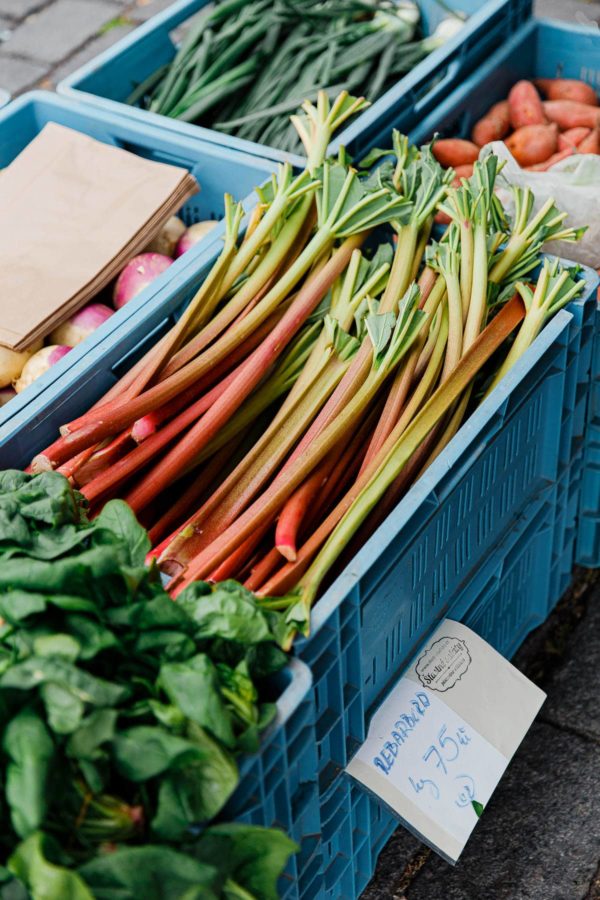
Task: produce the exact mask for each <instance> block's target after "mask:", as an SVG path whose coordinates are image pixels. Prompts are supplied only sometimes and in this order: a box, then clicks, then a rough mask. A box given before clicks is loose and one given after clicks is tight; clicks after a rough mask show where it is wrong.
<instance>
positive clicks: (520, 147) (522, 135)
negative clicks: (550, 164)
mask: <svg viewBox="0 0 600 900" xmlns="http://www.w3.org/2000/svg"><path fill="white" fill-rule="evenodd" d="M506 146H507V147H508V149H509V150H510V152H511V153H512V155H513V156H514V158H515V159H516V161H517V162H518V163H519V165H520V166H523V167H525V166H534V165H535V164H536V163H541V162H544V161H545V160H547V159H548V158H549V157H550V156H552V154H553V153H556V148H557V146H558V127H557V125H556V124H552V125H523V127H522V128H518V129H517V130H516V131H515V132H513V134H511V135H510V137H508V138H506Z"/></svg>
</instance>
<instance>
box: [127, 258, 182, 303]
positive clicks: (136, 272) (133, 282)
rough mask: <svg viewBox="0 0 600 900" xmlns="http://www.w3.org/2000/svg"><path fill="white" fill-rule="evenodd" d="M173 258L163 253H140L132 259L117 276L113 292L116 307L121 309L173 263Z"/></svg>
mask: <svg viewBox="0 0 600 900" xmlns="http://www.w3.org/2000/svg"><path fill="white" fill-rule="evenodd" d="M172 263H173V260H172V259H171V258H170V257H169V256H165V255H164V254H162V253H139V254H138V255H137V256H134V257H133V259H130V260H129V262H128V263H127V265H126V266H125V268H124V269H123V270H122V271H121V274H120V275H119V277H118V278H117V282H116V284H115V289H114V293H113V303H114V307H115V309H121V307H122V306H125V304H126V303H129V301H130V300H133V298H134V297H136V296H137V295H138V294H139V293H140V291H143V290H144V288H145V287H148V285H149V284H151V283H152V282H153V281H154V279H155V278H158V276H159V275H162V273H163V272H164V271H165V270H166V269H168V268H169V266H170V265H172Z"/></svg>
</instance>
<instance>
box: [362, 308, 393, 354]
mask: <svg viewBox="0 0 600 900" xmlns="http://www.w3.org/2000/svg"><path fill="white" fill-rule="evenodd" d="M395 323H396V316H395V315H394V313H393V312H388V313H381V314H379V313H377V314H375V315H368V316H365V325H366V326H367V331H368V333H369V337H370V338H371V343H372V344H373V355H374V357H375V360H376V361H378V360H380V359H381V358H382V356H383V355H384V353H385V350H386V347H387V346H388V344H389V341H390V337H391V336H392V331H393V330H394V325H395Z"/></svg>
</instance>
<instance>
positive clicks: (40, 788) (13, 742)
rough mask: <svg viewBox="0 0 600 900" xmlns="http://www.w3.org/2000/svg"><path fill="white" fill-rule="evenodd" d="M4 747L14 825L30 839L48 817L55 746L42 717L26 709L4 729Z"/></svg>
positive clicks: (7, 797) (17, 830)
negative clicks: (49, 782) (49, 781)
mask: <svg viewBox="0 0 600 900" xmlns="http://www.w3.org/2000/svg"><path fill="white" fill-rule="evenodd" d="M2 747H3V749H4V751H5V753H6V754H7V755H8V757H9V758H10V762H9V763H8V765H7V767H6V783H5V792H6V799H7V801H8V805H9V806H10V813H11V821H12V825H13V828H14V829H15V831H16V832H17V834H18V835H19V836H20V837H27V836H28V835H30V834H31V833H32V832H34V831H35V830H36V829H37V828H39V826H40V825H41V824H42V822H43V820H44V816H45V815H46V809H47V806H48V776H49V774H50V768H51V764H52V760H53V757H54V743H53V741H52V738H51V737H50V733H49V732H48V730H47V728H46V726H45V725H44V723H43V722H42V720H41V719H40V717H39V716H38V715H37V714H36V713H34V712H33V711H32V710H30V709H23V710H22V711H21V712H19V713H18V714H17V715H16V716H15V718H14V719H12V720H11V721H10V722H9V723H8V725H7V726H6V728H5V729H4V735H3V739H2Z"/></svg>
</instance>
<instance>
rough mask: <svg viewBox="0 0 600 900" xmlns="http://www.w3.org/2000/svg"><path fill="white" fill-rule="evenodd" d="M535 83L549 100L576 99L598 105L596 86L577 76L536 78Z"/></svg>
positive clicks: (589, 104)
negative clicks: (580, 79)
mask: <svg viewBox="0 0 600 900" xmlns="http://www.w3.org/2000/svg"><path fill="white" fill-rule="evenodd" d="M535 84H536V86H537V87H538V88H539V89H540V91H541V92H542V94H544V96H545V97H547V98H548V100H575V101H576V102H577V103H585V104H586V105H587V106H598V95H597V94H596V91H595V90H594V88H593V87H592V86H591V85H590V84H586V83H585V81H579V79H577V78H536V79H535Z"/></svg>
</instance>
